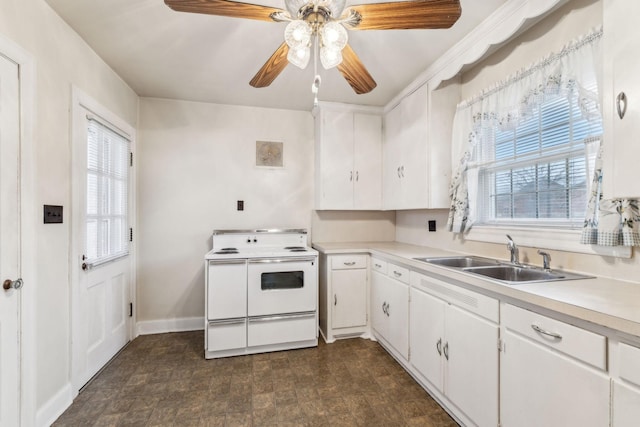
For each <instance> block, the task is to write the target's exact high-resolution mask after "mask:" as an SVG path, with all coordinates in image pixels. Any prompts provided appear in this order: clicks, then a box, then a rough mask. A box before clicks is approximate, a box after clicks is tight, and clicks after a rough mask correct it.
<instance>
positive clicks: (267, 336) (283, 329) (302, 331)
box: [247, 312, 318, 347]
mask: <svg viewBox="0 0 640 427" xmlns="http://www.w3.org/2000/svg"><path fill="white" fill-rule="evenodd" d="M247 329H248V336H247V345H248V346H249V347H257V346H261V345H271V344H282V343H288V342H296V341H307V340H314V339H316V332H317V330H318V325H317V321H316V313H315V312H313V313H304V314H302V313H301V314H292V315H279V316H267V317H256V318H249V327H248V328H247Z"/></svg>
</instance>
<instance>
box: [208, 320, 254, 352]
mask: <svg viewBox="0 0 640 427" xmlns="http://www.w3.org/2000/svg"><path fill="white" fill-rule="evenodd" d="M246 345H247V319H246V318H243V319H225V320H213V321H210V322H209V324H208V325H207V350H208V351H221V350H234V349H237V348H245V347H246Z"/></svg>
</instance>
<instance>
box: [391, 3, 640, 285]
mask: <svg viewBox="0 0 640 427" xmlns="http://www.w3.org/2000/svg"><path fill="white" fill-rule="evenodd" d="M601 24H602V2H601V1H600V0H572V1H570V2H568V3H567V4H566V5H565V6H563V7H561V8H560V9H558V10H557V11H555V12H553V13H552V14H550V15H549V16H548V17H546V18H545V19H544V20H543V21H542V22H540V23H539V24H537V25H536V26H534V27H532V28H531V29H530V30H528V31H527V32H525V33H524V34H522V35H521V36H519V37H517V38H516V39H514V40H513V41H511V42H509V43H508V44H507V45H506V46H504V47H502V48H501V49H500V50H498V51H497V52H495V53H494V54H493V55H491V56H490V57H488V58H487V59H486V60H484V61H483V62H482V63H480V64H478V65H477V66H475V67H474V68H472V69H470V70H468V71H467V72H465V73H464V74H463V75H462V87H461V93H462V98H463V99H466V98H469V97H471V96H473V95H475V94H477V93H479V92H481V91H482V90H483V89H485V88H487V87H489V86H491V85H492V84H494V83H495V82H497V81H500V80H502V79H504V78H506V77H507V76H508V75H511V74H512V73H514V72H516V71H517V70H519V69H521V68H523V67H526V66H528V65H530V64H531V63H532V62H535V61H537V60H538V59H540V58H543V57H545V56H547V55H548V54H549V53H550V52H553V51H558V50H560V49H561V48H562V47H563V46H564V45H565V44H566V43H568V42H569V41H570V40H573V39H575V38H577V37H579V36H581V35H584V34H586V33H587V32H589V31H590V30H591V29H592V28H595V27H597V26H599V25H601ZM453 154H454V156H455V155H456V153H453ZM454 160H455V159H454ZM447 216H448V212H447V211H446V210H417V211H398V213H397V215H396V240H398V241H400V242H406V243H413V244H418V245H426V246H434V247H438V248H442V249H448V250H451V251H455V252H461V253H469V254H476V255H484V256H491V257H497V258H502V259H507V258H508V252H507V249H506V237H505V244H504V245H502V244H491V243H483V242H477V241H467V240H464V239H460V237H459V236H458V237H456V235H454V234H453V233H450V232H448V231H446V230H445V226H446V222H447ZM430 219H435V220H436V222H437V225H438V231H437V232H435V233H430V232H429V231H428V230H427V221H428V220H430ZM516 243H517V242H516ZM537 249H538V248H527V247H520V259H521V260H522V261H524V262H529V263H533V264H537V265H540V263H541V262H540V256H539V255H538V254H537V253H536V250H537ZM541 249H547V248H541ZM549 252H550V254H551V257H552V260H553V261H552V264H553V265H554V266H556V267H562V268H566V269H568V270H575V271H583V272H586V273H591V274H594V275H598V276H604V277H613V278H616V279H623V280H631V281H635V282H640V279H639V278H638V271H640V260H639V257H637V256H635V257H633V258H631V259H621V258H614V257H604V256H599V255H586V254H578V253H571V252H562V251H552V250H549Z"/></svg>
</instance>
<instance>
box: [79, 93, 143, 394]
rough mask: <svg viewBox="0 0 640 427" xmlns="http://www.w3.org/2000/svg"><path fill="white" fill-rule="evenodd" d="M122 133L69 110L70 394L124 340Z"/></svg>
mask: <svg viewBox="0 0 640 427" xmlns="http://www.w3.org/2000/svg"><path fill="white" fill-rule="evenodd" d="M112 120H113V119H112ZM130 135H131V133H126V132H124V131H121V130H120V128H116V127H115V126H114V125H113V121H107V120H106V119H104V118H102V117H98V116H97V114H94V111H93V110H89V109H88V108H86V107H84V106H83V105H81V106H79V107H77V108H74V129H73V141H74V152H73V155H74V159H73V163H74V169H73V183H74V188H73V208H74V217H73V233H74V262H75V265H73V266H72V268H74V269H75V271H76V272H77V276H76V277H77V280H76V281H75V282H74V299H73V303H72V305H73V317H72V335H73V342H74V351H73V353H74V357H73V362H72V369H73V382H74V386H75V387H76V388H77V389H79V388H80V387H82V386H83V385H84V384H85V383H86V382H87V381H89V380H90V379H91V377H93V376H94V375H95V374H96V373H97V372H98V371H99V370H100V369H101V368H102V367H103V366H104V365H105V364H106V363H107V362H108V361H109V360H110V359H111V358H112V357H113V356H114V355H115V354H116V353H117V352H118V351H119V350H120V349H122V347H124V346H125V345H126V343H127V342H128V341H129V339H130V338H131V327H130V323H131V322H130V314H131V311H130V310H132V306H130V304H131V301H132V297H131V291H130V286H131V271H130V270H131V255H130V254H129V251H130V243H129V224H130V220H129V205H130V203H129V200H130V194H129V193H130V192H129V189H130V171H129V169H130V163H129V150H130V147H129V141H130V138H131V136H130Z"/></svg>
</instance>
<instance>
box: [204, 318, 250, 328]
mask: <svg viewBox="0 0 640 427" xmlns="http://www.w3.org/2000/svg"><path fill="white" fill-rule="evenodd" d="M245 322H246V318H244V317H241V318H237V319H222V320H209V326H221V325H239V324H241V323H245Z"/></svg>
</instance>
